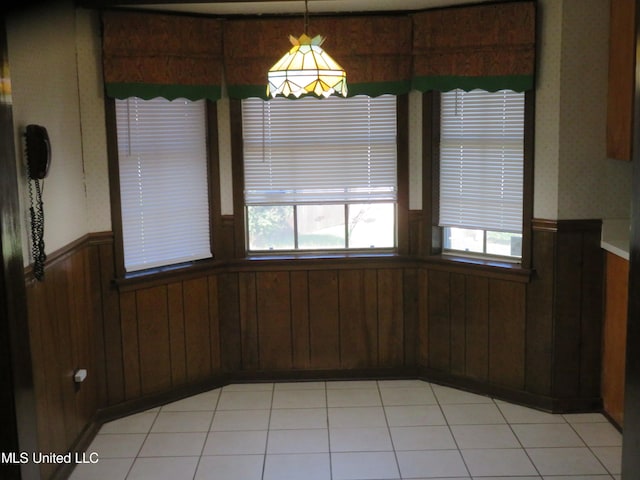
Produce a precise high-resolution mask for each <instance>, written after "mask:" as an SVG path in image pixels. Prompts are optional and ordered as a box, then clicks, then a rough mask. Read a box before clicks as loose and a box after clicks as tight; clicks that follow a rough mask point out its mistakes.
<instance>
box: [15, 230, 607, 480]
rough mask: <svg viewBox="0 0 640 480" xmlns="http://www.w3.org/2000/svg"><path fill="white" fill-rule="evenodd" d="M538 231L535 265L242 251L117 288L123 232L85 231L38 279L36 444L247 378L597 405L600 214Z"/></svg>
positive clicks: (56, 445) (61, 441)
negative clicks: (398, 382) (417, 382)
mask: <svg viewBox="0 0 640 480" xmlns="http://www.w3.org/2000/svg"><path fill="white" fill-rule="evenodd" d="M414 220H415V219H414ZM413 223H415V224H416V225H418V224H420V222H418V221H415V222H413ZM227 224H229V222H227ZM532 240H533V241H532V243H533V251H532V265H533V270H532V271H531V272H526V271H525V272H524V273H523V271H522V270H518V269H513V271H509V269H506V270H505V269H504V268H497V267H492V266H490V265H484V266H479V265H470V264H467V265H464V264H460V263H458V262H455V263H454V262H448V261H443V260H442V259H438V258H429V257H423V256H420V255H419V254H416V253H415V250H414V247H413V246H414V245H415V244H417V243H419V242H411V248H410V251H412V253H413V256H411V257H386V258H376V259H371V258H369V259H367V258H348V259H315V260H313V259H296V260H288V261H287V260H232V261H229V262H218V263H213V264H211V265H209V266H204V267H202V268H200V269H196V270H193V269H191V270H188V271H185V272H183V273H177V272H173V273H168V274H164V275H159V276H156V277H154V278H153V280H145V279H137V280H127V281H123V282H120V283H115V282H114V278H115V267H114V242H113V237H112V236H111V235H110V234H92V235H89V236H88V237H86V238H84V239H81V240H79V241H78V242H76V244H74V245H71V246H70V247H69V248H68V249H65V251H64V252H62V253H60V254H58V255H53V259H52V260H51V261H50V262H49V263H48V264H47V268H46V274H45V281H44V282H36V281H34V280H32V279H28V281H27V291H28V296H29V326H30V332H31V341H32V348H33V352H34V354H33V363H34V373H35V383H36V394H37V402H38V407H37V408H38V419H39V422H38V424H39V428H40V443H41V447H40V448H41V449H42V450H43V451H60V452H62V451H66V450H68V449H70V448H74V444H76V443H78V442H79V440H80V444H81V439H82V437H83V435H84V434H86V433H87V432H89V433H90V432H91V428H92V425H93V423H92V422H93V420H94V419H96V418H106V417H104V415H105V413H104V412H107V415H108V412H111V415H115V414H126V413H130V412H131V411H133V410H134V409H137V408H143V407H148V406H151V405H152V404H154V403H156V404H157V403H161V402H163V401H169V400H170V399H171V398H178V397H179V396H180V395H183V394H185V392H191V393H193V392H195V391H197V390H198V389H203V388H206V387H207V386H209V387H210V386H211V385H215V384H218V385H219V384H222V383H225V382H228V381H241V380H253V381H255V380H266V379H300V378H307V379H310V378H330V377H347V378H348V377H366V376H370V377H385V376H386V377H391V376H394V377H401V376H405V377H416V376H418V377H421V378H424V379H426V380H431V381H437V382H441V383H445V384H449V385H454V386H460V387H464V388H468V389H471V390H473V391H476V392H480V393H487V394H492V395H496V396H499V397H500V398H504V399H507V400H513V401H517V402H521V403H524V404H529V405H532V406H537V407H540V408H544V409H547V410H554V411H579V410H588V409H593V408H598V407H599V402H600V390H599V389H600V385H599V378H600V339H601V333H600V329H601V321H602V252H601V250H600V247H599V224H598V223H597V222H586V221H582V222H544V221H539V222H534V232H533V237H532ZM76 368H87V369H88V370H89V376H88V378H87V380H86V381H85V383H83V384H82V385H81V386H80V388H79V389H78V388H76V386H75V385H74V383H73V381H72V375H73V372H74V370H75V369H76ZM101 412H102V413H101ZM44 473H45V475H44V478H50V476H49V475H50V474H51V473H52V472H51V469H50V468H49V467H46V466H45V467H44Z"/></svg>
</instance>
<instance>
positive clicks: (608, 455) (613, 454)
mask: <svg viewBox="0 0 640 480" xmlns="http://www.w3.org/2000/svg"><path fill="white" fill-rule="evenodd" d="M591 450H592V451H593V453H595V455H596V457H598V459H599V460H600V461H601V462H602V464H603V465H604V466H605V468H606V469H607V470H608V471H609V473H612V474H620V473H622V447H593V448H592V449H591Z"/></svg>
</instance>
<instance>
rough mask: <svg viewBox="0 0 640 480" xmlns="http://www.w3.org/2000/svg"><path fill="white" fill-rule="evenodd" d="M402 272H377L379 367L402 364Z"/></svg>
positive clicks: (403, 330)
mask: <svg viewBox="0 0 640 480" xmlns="http://www.w3.org/2000/svg"><path fill="white" fill-rule="evenodd" d="M402 280H403V279H402V270H392V269H381V270H379V271H378V348H379V354H378V360H379V362H380V367H383V368H388V367H400V366H402V365H403V364H404V355H405V351H404V344H405V341H404V340H405V329H404V327H405V325H404V318H403V314H404V304H403V300H404V298H403V281H402Z"/></svg>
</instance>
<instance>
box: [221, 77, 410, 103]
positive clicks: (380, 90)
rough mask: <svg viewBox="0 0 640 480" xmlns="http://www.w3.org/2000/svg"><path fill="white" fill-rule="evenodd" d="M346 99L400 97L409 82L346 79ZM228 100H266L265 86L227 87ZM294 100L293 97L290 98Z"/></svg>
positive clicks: (407, 88)
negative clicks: (382, 96)
mask: <svg viewBox="0 0 640 480" xmlns="http://www.w3.org/2000/svg"><path fill="white" fill-rule="evenodd" d="M347 88H348V90H349V93H348V95H347V96H348V97H355V96H356V95H368V96H370V97H378V96H380V95H385V94H393V95H402V94H404V93H408V92H409V91H410V90H411V81H410V80H406V81H399V82H370V83H349V81H348V79H347ZM227 92H228V94H229V98H234V99H243V98H261V99H263V100H268V97H267V84H266V83H265V84H264V85H229V86H228V87H227ZM292 98H294V97H292Z"/></svg>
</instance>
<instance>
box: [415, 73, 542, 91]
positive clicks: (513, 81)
mask: <svg viewBox="0 0 640 480" xmlns="http://www.w3.org/2000/svg"><path fill="white" fill-rule="evenodd" d="M411 87H412V88H413V89H414V90H418V91H420V92H427V91H430V90H436V91H439V92H448V91H450V90H455V89H456V88H459V89H461V90H464V91H467V92H468V91H470V90H475V89H479V90H485V91H487V92H496V91H498V90H513V91H514V92H524V91H527V90H533V88H534V78H533V75H500V76H492V77H465V76H454V75H441V76H428V77H415V78H414V79H413V80H412V82H411Z"/></svg>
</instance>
